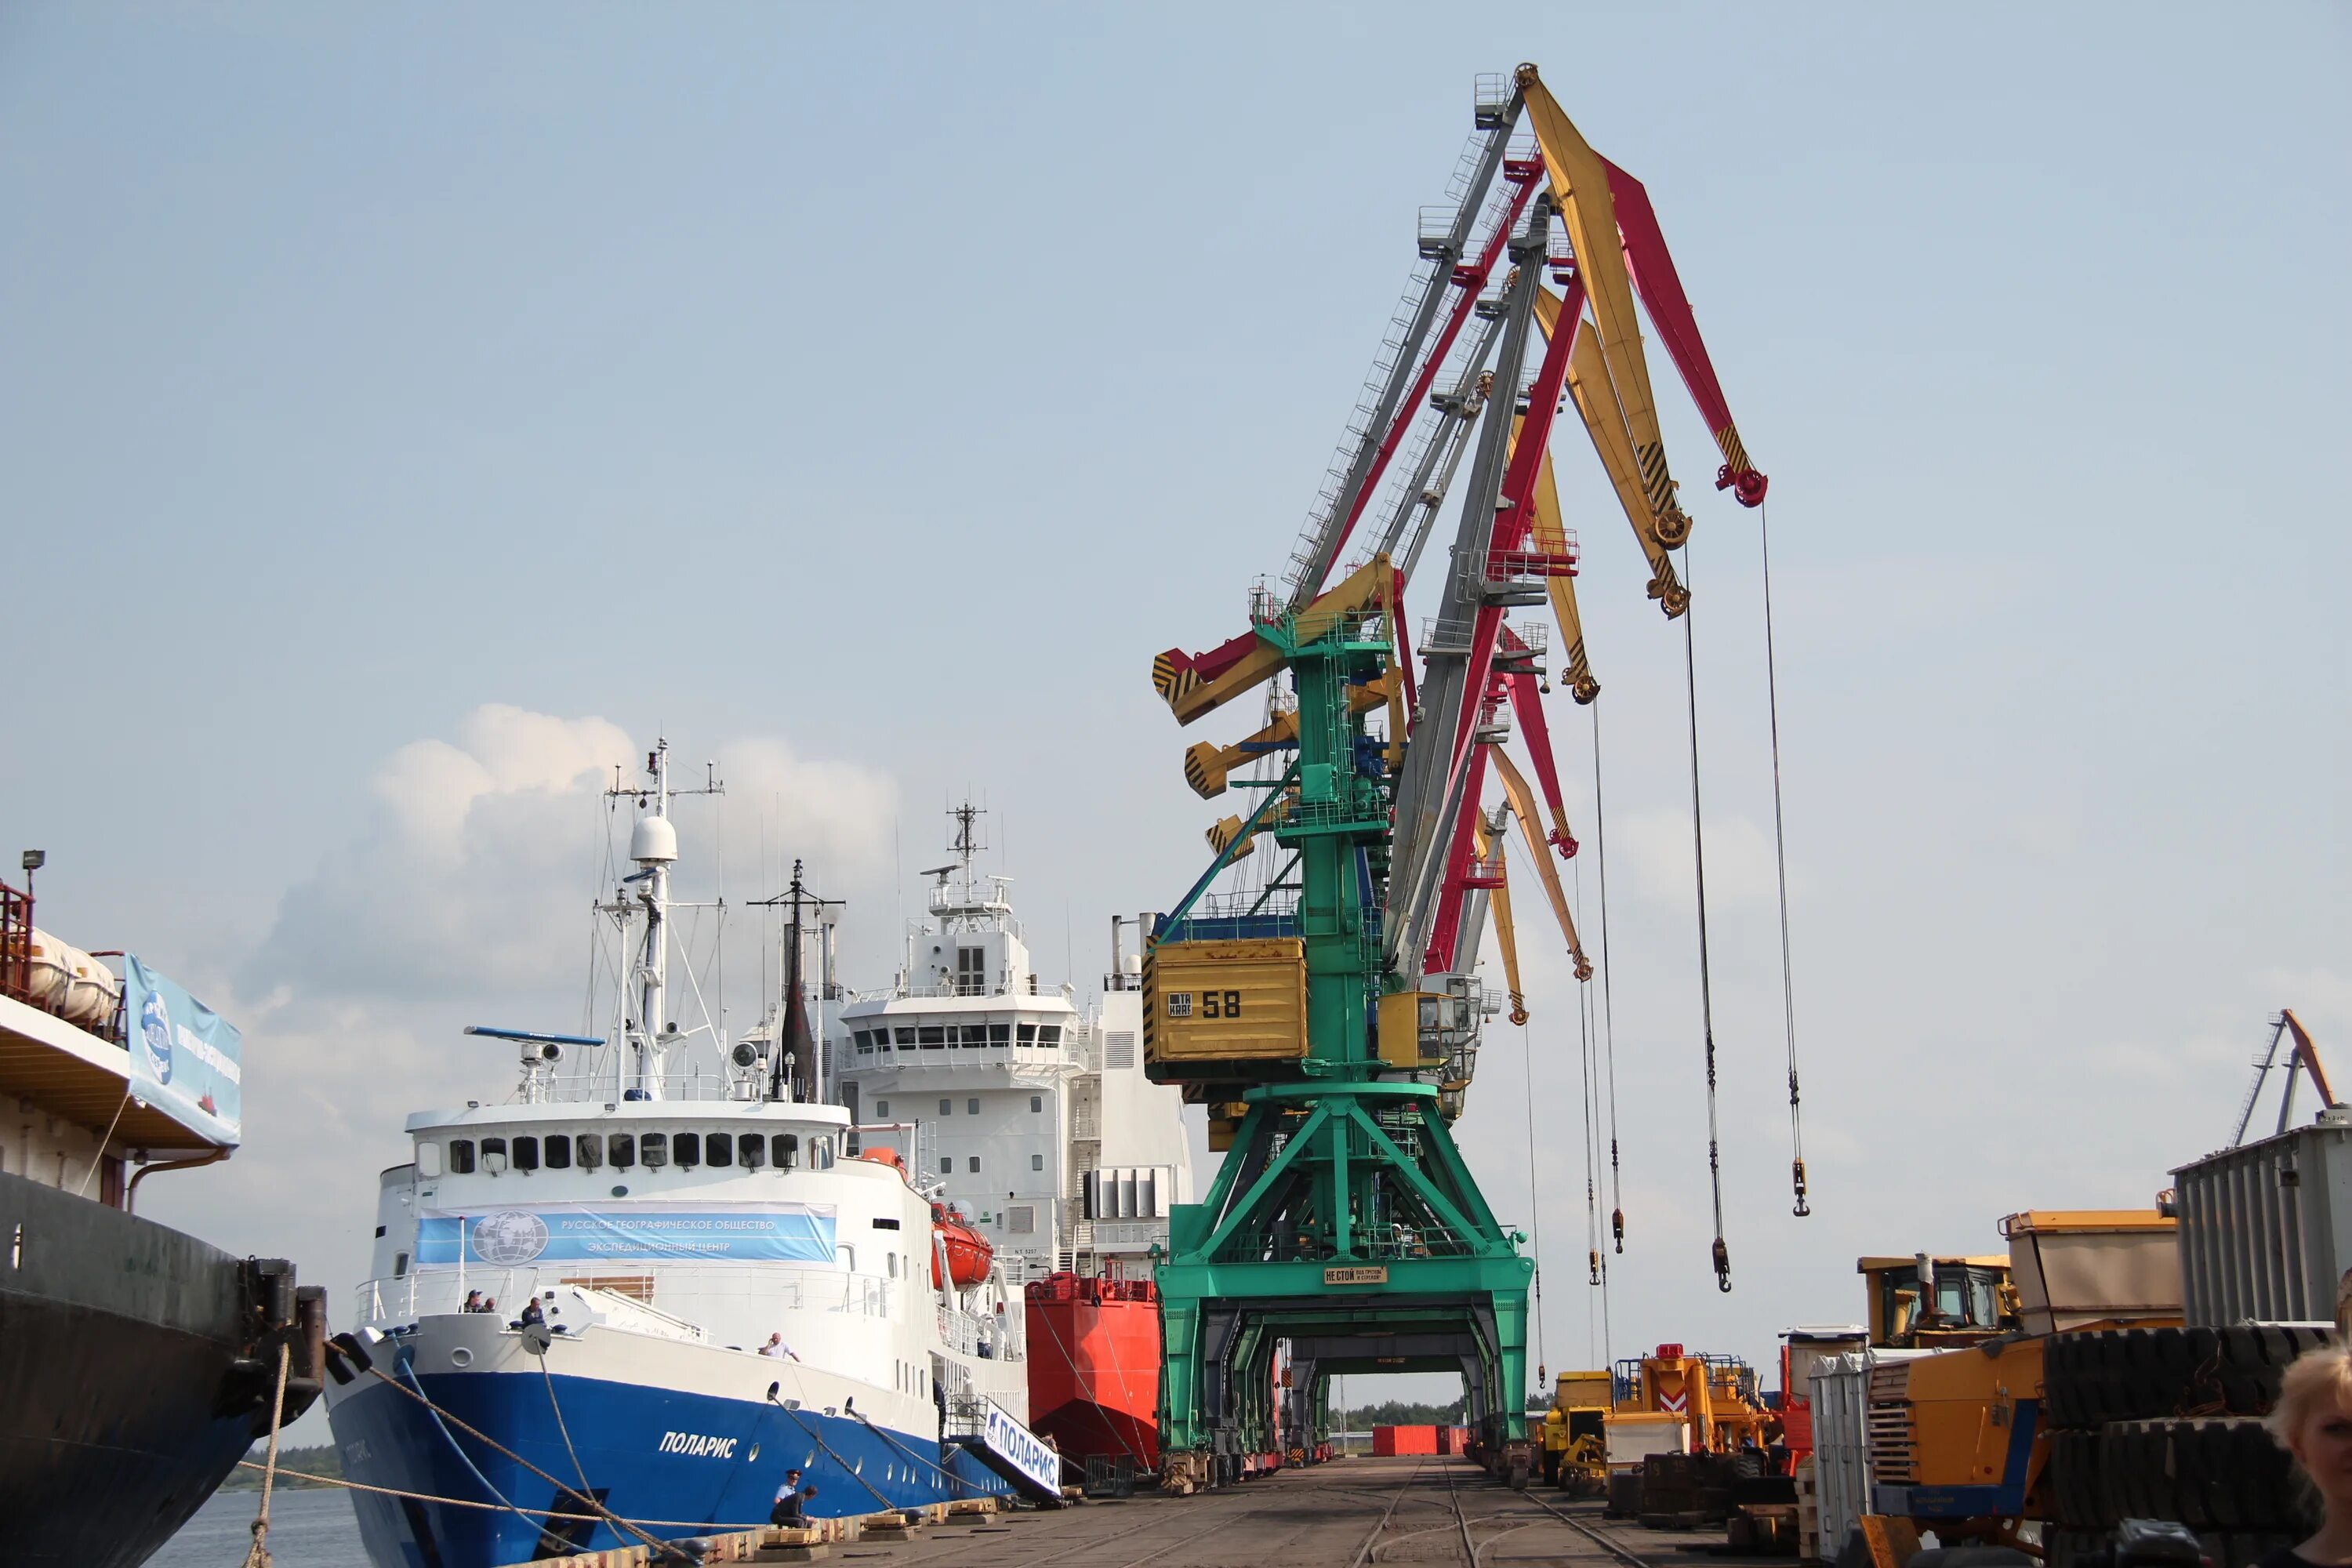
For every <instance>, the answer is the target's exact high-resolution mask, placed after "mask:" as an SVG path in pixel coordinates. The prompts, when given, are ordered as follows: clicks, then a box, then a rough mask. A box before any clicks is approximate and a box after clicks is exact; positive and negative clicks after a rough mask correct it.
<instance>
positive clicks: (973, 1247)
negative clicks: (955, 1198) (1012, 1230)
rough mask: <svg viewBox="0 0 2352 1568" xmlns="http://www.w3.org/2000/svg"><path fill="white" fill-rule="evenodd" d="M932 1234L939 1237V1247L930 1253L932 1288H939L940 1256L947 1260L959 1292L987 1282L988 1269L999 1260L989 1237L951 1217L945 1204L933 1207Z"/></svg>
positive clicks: (950, 1275) (949, 1273)
mask: <svg viewBox="0 0 2352 1568" xmlns="http://www.w3.org/2000/svg"><path fill="white" fill-rule="evenodd" d="M931 1233H932V1234H933V1235H934V1236H936V1237H939V1242H940V1244H939V1246H938V1247H934V1248H933V1249H932V1252H931V1287H932V1289H938V1288H939V1285H940V1254H941V1253H945V1254H946V1255H947V1260H948V1278H949V1279H952V1280H954V1281H955V1282H956V1285H957V1287H958V1288H959V1289H971V1287H972V1286H974V1285H977V1284H979V1283H980V1282H981V1281H982V1280H983V1279H987V1278H988V1266H989V1264H990V1263H991V1262H992V1261H993V1260H994V1258H995V1257H996V1248H994V1247H991V1246H990V1245H989V1244H988V1237H984V1236H982V1235H981V1234H980V1232H978V1231H976V1230H974V1229H972V1228H971V1226H968V1225H966V1224H964V1222H963V1221H961V1220H960V1219H958V1218H957V1217H956V1216H955V1215H951V1214H950V1213H949V1212H948V1210H947V1205H945V1204H933V1205H931Z"/></svg>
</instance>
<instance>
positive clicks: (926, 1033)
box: [915, 1024, 948, 1051]
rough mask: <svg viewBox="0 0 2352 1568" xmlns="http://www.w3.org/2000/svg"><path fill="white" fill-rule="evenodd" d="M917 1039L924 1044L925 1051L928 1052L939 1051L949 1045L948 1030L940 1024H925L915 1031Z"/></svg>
mask: <svg viewBox="0 0 2352 1568" xmlns="http://www.w3.org/2000/svg"><path fill="white" fill-rule="evenodd" d="M915 1037H916V1038H917V1039H918V1040H919V1041H920V1042H921V1043H922V1047H923V1049H925V1050H927V1051H935V1050H938V1049H939V1048H940V1047H941V1046H944V1045H946V1044H947V1043H948V1032H947V1029H946V1028H945V1027H944V1026H941V1025H939V1024H925V1025H924V1026H922V1027H921V1028H919V1029H917V1030H916V1031H915Z"/></svg>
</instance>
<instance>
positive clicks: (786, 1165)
mask: <svg viewBox="0 0 2352 1568" xmlns="http://www.w3.org/2000/svg"><path fill="white" fill-rule="evenodd" d="M769 1142H770V1143H771V1144H772V1145H773V1146H774V1152H775V1156H776V1169H777V1170H779V1171H797V1170H799V1169H800V1166H801V1141H800V1135H799V1134H797V1133H793V1132H779V1133H777V1134H776V1135H775V1136H774V1137H773V1138H772V1139H770V1140H769Z"/></svg>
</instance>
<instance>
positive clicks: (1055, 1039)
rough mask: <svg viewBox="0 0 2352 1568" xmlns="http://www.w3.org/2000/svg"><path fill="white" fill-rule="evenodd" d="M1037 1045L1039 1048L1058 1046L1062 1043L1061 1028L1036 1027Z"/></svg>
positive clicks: (1048, 1025) (1056, 1026)
mask: <svg viewBox="0 0 2352 1568" xmlns="http://www.w3.org/2000/svg"><path fill="white" fill-rule="evenodd" d="M1037 1043H1038V1044H1039V1045H1041V1046H1058V1045H1060V1044H1061V1043H1062V1026H1061V1025H1059V1024H1040V1025H1038V1026H1037Z"/></svg>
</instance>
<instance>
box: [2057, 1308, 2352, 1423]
mask: <svg viewBox="0 0 2352 1568" xmlns="http://www.w3.org/2000/svg"><path fill="white" fill-rule="evenodd" d="M2326 1339H2327V1331H2326V1329H2324V1328H2317V1327H2305V1326H2300V1325H2294V1324H2283V1323H2245V1324H2238V1325H2235V1326H2233V1327H2231V1328H2226V1329H2202V1328H2199V1329H2109V1330H2102V1331H2096V1332H2077V1333H2068V1334H2056V1335H2053V1336H2052V1337H2051V1339H2050V1340H2049V1342H2047V1343H2046V1344H2045V1345H2044V1347H2043V1351H2042V1404H2043V1407H2044V1414H2045V1415H2046V1416H2047V1417H2048V1419H2049V1422H2050V1425H2051V1427H2052V1429H2053V1430H2055V1431H2074V1432H2082V1431H2091V1430H2095V1429H2096V1428H2098V1427H2100V1426H2105V1425H2108V1424H2110V1423H2112V1422H2117V1421H2160V1420H2168V1419H2174V1418H2193V1417H2198V1416H2208V1415H2263V1414H2265V1413H2266V1412H2267V1411H2268V1410H2269V1409H2270V1407H2271V1402H2272V1401H2273V1399H2275V1398H2277V1397H2278V1387H2279V1379H2280V1377H2281V1376H2282V1375H2284V1373H2285V1371H2286V1368H2287V1366H2288V1364H2289V1363H2292V1362H2293V1361H2294V1359H2295V1357H2297V1356H2299V1355H2301V1354H2302V1353H2303V1352H2305V1351H2307V1350H2310V1349H2312V1348H2313V1347H2315V1346H2316V1345H2320V1344H2323V1343H2325V1342H2326Z"/></svg>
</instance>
